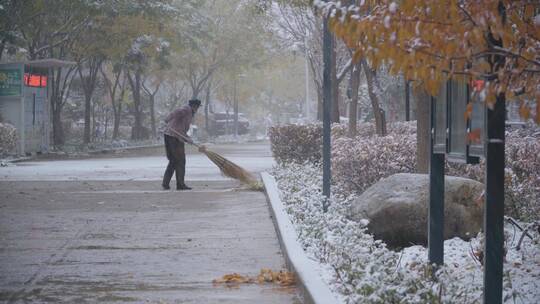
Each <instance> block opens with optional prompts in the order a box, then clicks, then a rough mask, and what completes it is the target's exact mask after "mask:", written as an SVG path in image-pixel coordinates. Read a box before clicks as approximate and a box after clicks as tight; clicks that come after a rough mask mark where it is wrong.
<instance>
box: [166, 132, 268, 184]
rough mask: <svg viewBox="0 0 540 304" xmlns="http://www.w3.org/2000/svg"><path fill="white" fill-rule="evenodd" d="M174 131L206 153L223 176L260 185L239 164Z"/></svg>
mask: <svg viewBox="0 0 540 304" xmlns="http://www.w3.org/2000/svg"><path fill="white" fill-rule="evenodd" d="M171 130H172V129H171ZM172 131H173V132H174V133H175V134H176V135H178V136H179V137H180V138H182V139H183V140H184V141H185V142H187V143H189V144H191V145H193V146H195V147H197V148H198V149H199V152H201V153H204V154H205V155H206V157H208V159H210V160H211V161H212V162H213V163H214V164H215V165H216V166H217V167H218V168H219V170H220V171H221V173H223V175H225V176H228V177H230V178H234V179H237V180H239V181H241V182H243V183H245V184H248V185H250V186H252V187H253V186H256V185H258V182H257V179H256V178H255V177H254V176H253V175H252V174H251V173H249V172H248V171H246V170H245V169H244V168H242V167H240V166H238V165H237V164H235V163H233V162H232V161H230V160H228V159H226V158H225V157H223V156H221V155H219V154H217V153H216V152H212V151H209V150H207V149H206V147H205V146H201V145H198V144H196V143H193V142H191V143H190V142H188V138H186V136H184V135H182V134H180V133H178V132H177V131H175V130H172Z"/></svg>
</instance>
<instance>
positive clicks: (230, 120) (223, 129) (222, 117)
mask: <svg viewBox="0 0 540 304" xmlns="http://www.w3.org/2000/svg"><path fill="white" fill-rule="evenodd" d="M208 124H209V129H210V133H211V135H214V136H219V135H225V134H233V133H234V113H227V112H215V113H210V115H209V117H208ZM247 133H249V120H248V119H247V118H246V117H245V116H244V114H243V113H238V135H242V134H247Z"/></svg>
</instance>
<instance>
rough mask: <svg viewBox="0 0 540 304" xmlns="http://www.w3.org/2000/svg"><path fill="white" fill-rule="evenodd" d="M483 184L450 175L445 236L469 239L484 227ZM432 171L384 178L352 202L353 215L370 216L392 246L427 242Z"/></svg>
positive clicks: (377, 231)
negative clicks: (481, 198)
mask: <svg viewBox="0 0 540 304" xmlns="http://www.w3.org/2000/svg"><path fill="white" fill-rule="evenodd" d="M483 190H484V185H483V184H482V183H479V182H477V181H474V180H471V179H467V178H461V177H453V176H447V177H446V178H445V194H444V238H445V239H450V238H453V237H456V236H457V237H460V238H462V239H468V238H469V237H470V236H474V235H475V234H476V233H478V232H479V231H480V229H481V228H482V219H483V203H482V202H483V200H480V199H479V198H480V196H481V195H482V192H483ZM428 204H429V175H426V174H410V173H399V174H395V175H392V176H390V177H388V178H385V179H382V180H380V181H379V182H377V183H376V184H374V185H373V186H371V187H370V188H368V189H367V190H366V191H365V192H364V193H363V194H362V195H361V196H360V197H358V198H357V199H356V201H354V202H353V204H352V207H351V219H353V220H355V221H360V220H361V219H368V220H369V224H368V230H369V231H370V232H371V233H372V234H373V235H374V237H375V238H377V239H381V240H383V241H385V242H386V243H387V244H388V245H389V246H392V247H402V246H409V245H411V244H420V245H425V244H426V243H427V230H428V226H427V219H428Z"/></svg>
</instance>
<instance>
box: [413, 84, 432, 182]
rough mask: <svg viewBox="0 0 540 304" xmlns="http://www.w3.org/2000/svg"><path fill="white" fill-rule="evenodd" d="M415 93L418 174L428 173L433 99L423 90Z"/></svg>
mask: <svg viewBox="0 0 540 304" xmlns="http://www.w3.org/2000/svg"><path fill="white" fill-rule="evenodd" d="M414 91H415V93H416V94H415V95H416V96H415V97H416V98H415V99H416V172H418V173H428V171H429V137H430V128H429V125H430V115H429V113H430V101H431V98H430V96H429V94H428V93H427V92H426V91H424V90H422V89H417V90H414Z"/></svg>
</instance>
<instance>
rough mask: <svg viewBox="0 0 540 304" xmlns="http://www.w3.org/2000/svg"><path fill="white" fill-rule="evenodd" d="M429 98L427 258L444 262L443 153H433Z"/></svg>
mask: <svg viewBox="0 0 540 304" xmlns="http://www.w3.org/2000/svg"><path fill="white" fill-rule="evenodd" d="M436 106H437V104H436V101H435V100H433V98H432V99H431V107H430V114H431V115H430V116H431V136H430V162H429V208H428V209H429V218H428V259H429V262H430V264H437V265H442V264H443V263H444V154H435V153H433V152H434V151H433V146H434V142H435V120H434V117H435V107H436Z"/></svg>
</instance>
